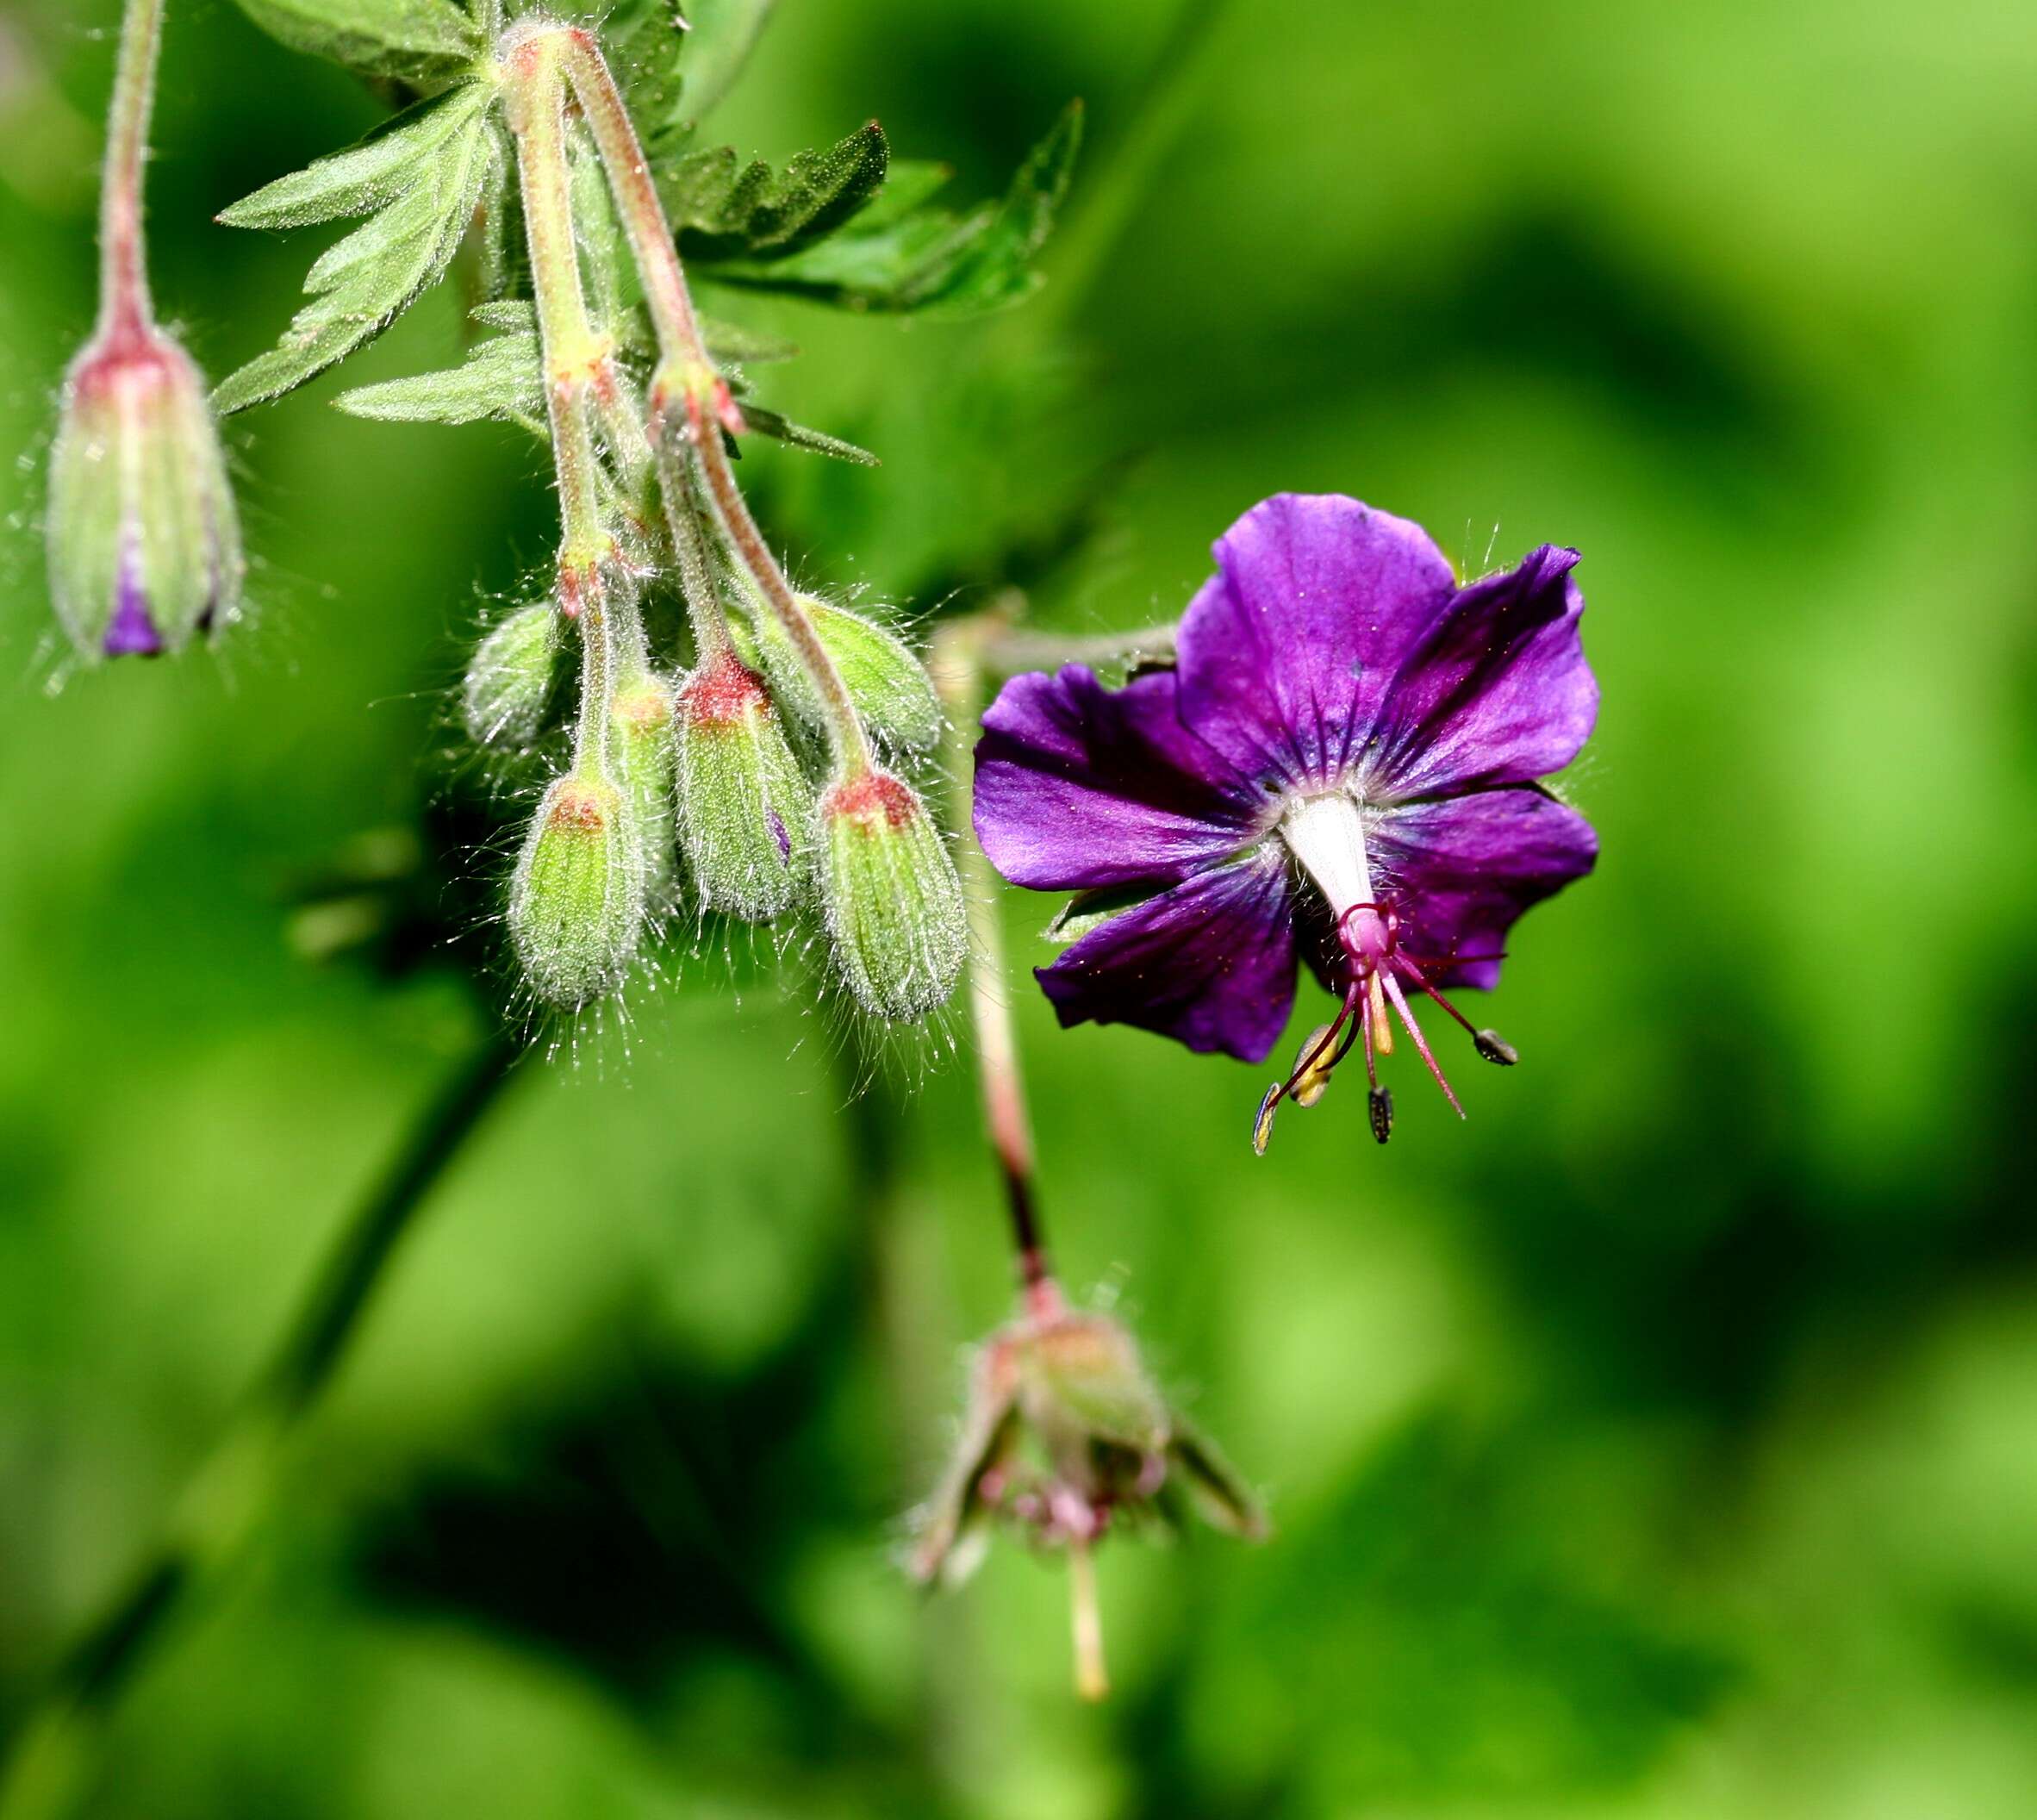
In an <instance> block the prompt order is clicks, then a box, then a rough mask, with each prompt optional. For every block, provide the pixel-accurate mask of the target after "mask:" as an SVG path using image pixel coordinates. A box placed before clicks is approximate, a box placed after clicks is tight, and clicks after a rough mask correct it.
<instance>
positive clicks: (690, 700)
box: [675, 650, 813, 923]
mask: <svg viewBox="0 0 2037 1820" xmlns="http://www.w3.org/2000/svg"><path fill="white" fill-rule="evenodd" d="M675 739H676V759H677V776H678V790H679V832H680V838H682V840H683V842H684V843H685V846H686V857H687V860H688V863H689V864H690V865H691V866H692V868H693V875H694V878H695V882H696V883H697V885H698V887H699V889H700V894H701V903H702V905H703V907H706V908H707V909H709V910H719V911H722V912H724V913H726V914H728V915H730V916H738V917H741V918H743V919H744V920H745V921H748V922H753V923H763V922H769V920H770V919H772V918H773V917H775V916H778V915H781V914H782V913H784V912H785V911H787V910H789V909H790V908H791V907H793V905H794V903H795V902H796V901H798V899H799V896H800V893H801V891H802V890H804V888H805V887H806V881H807V869H808V864H809V859H810V851H811V845H812V839H813V835H812V826H813V788H812V786H811V785H809V784H808V783H807V777H806V774H805V773H804V772H803V771H801V770H800V764H799V760H798V759H797V758H796V757H794V755H793V751H792V747H791V746H790V745H788V744H787V743H786V739H785V728H784V726H783V724H782V722H781V721H780V720H779V718H778V710H777V707H776V705H775V704H774V703H773V701H772V700H771V695H770V691H769V690H768V689H766V688H765V687H764V685H763V682H762V681H761V680H760V679H759V678H758V676H757V673H756V672H755V671H754V670H750V669H748V668H747V667H745V665H744V664H743V662H742V660H741V659H740V658H738V657H737V656H736V655H735V653H734V652H733V651H727V650H724V651H721V652H719V654H715V655H711V656H710V657H708V658H707V660H706V661H705V662H704V663H703V664H701V667H700V668H699V669H698V670H695V672H694V673H693V675H691V676H688V678H687V679H686V680H685V682H682V683H681V684H680V686H679V691H678V695H677V699H676V722H675Z"/></svg>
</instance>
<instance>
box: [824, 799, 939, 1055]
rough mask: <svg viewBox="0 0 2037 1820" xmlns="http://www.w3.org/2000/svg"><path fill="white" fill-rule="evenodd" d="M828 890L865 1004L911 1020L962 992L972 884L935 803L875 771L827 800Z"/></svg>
mask: <svg viewBox="0 0 2037 1820" xmlns="http://www.w3.org/2000/svg"><path fill="white" fill-rule="evenodd" d="M820 830H821V832H820V838H821V853H822V861H823V876H822V892H823V899H824V904H825V910H826V913H827V930H828V933H829V935H830V936H832V938H833V940H834V951H835V959H836V962H837V963H838V965H839V966H840V968H841V969H842V975H843V977H844V979H845V980H846V981H847V982H848V985H849V989H850V992H851V993H852V994H854V995H855V997H856V1000H857V1003H859V1004H860V1005H861V1006H862V1007H863V1009H864V1010H866V1011H868V1012H869V1013H871V1014H872V1015H873V1016H875V1017H880V1018H885V1019H890V1020H892V1021H894V1022H904V1021H906V1020H907V1019H913V1018H917V1017H919V1016H920V1015H921V1014H922V1013H925V1012H929V1011H931V1010H932V1009H933V1008H934V1007H936V1006H937V1005H938V1004H940V1003H941V1002H942V1001H943V1000H944V999H946V998H947V996H948V994H950V992H952V991H953V990H954V988H955V981H956V975H959V974H960V973H961V971H962V961H963V959H964V957H966V955H967V952H968V945H969V943H968V934H967V931H966V926H965V920H964V916H963V911H962V882H961V881H960V880H959V879H957V878H956V876H955V862H954V861H953V860H952V859H950V857H948V848H947V845H946V844H945V843H944V841H943V840H942V838H941V833H940V830H939V829H938V828H937V827H936V826H934V822H933V818H932V816H931V815H930V814H928V813H927V810H926V805H925V803H923V802H922V801H920V800H919V796H918V795H916V794H915V793H914V791H913V789H912V788H910V787H909V786H908V785H906V784H905V783H902V782H900V781H899V779H897V778H896V777H894V776H892V775H891V773H890V772H888V771H884V770H876V769H875V768H874V767H873V768H871V769H869V770H865V771H863V773H862V775H861V776H856V777H851V778H850V779H849V780H848V781H846V782H839V783H836V784H835V785H833V786H832V788H830V789H829V790H828V792H827V794H826V795H825V796H824V797H823V798H822V799H821V803H820Z"/></svg>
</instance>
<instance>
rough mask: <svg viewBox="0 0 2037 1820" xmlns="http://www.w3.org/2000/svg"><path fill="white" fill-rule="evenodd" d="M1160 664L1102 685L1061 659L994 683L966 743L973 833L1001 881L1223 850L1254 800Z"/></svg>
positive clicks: (1167, 872) (1088, 879)
mask: <svg viewBox="0 0 2037 1820" xmlns="http://www.w3.org/2000/svg"><path fill="white" fill-rule="evenodd" d="M1174 708H1175V684H1174V675H1173V673H1172V672H1171V671H1160V672H1157V673H1156V674H1153V675H1150V676H1139V677H1137V678H1136V679H1134V680H1133V681H1132V682H1131V683H1130V684H1128V685H1127V686H1126V687H1125V688H1124V689H1117V690H1108V689H1105V688H1104V687H1103V685H1102V684H1101V683H1099V682H1098V681H1097V680H1096V677H1095V676H1094V675H1093V674H1092V673H1091V672H1090V671H1089V670H1085V669H1083V668H1082V667H1081V665H1080V664H1070V665H1068V668H1066V669H1065V670H1062V671H1061V672H1060V673H1059V674H1058V675H1056V676H1044V675H1042V674H1040V673H1038V672H1037V671H1036V672H1035V673H1033V674H1032V675H1030V676H1014V677H1013V678H1012V680H1011V681H1010V682H1007V683H1006V684H1005V686H1004V689H1003V690H1002V692H1001V693H1000V695H999V696H998V698H997V700H996V701H994V702H993V703H992V704H991V707H990V712H989V713H988V714H985V715H984V717H983V729H984V731H983V737H982V739H981V740H980V741H978V742H977V745H976V787H975V826H976V838H977V839H978V840H980V841H981V843H982V844H983V851H985V852H986V853H987V854H988V855H989V856H990V863H992V864H993V865H994V866H995V867H996V868H997V869H998V870H999V871H1000V872H1001V873H1003V874H1004V876H1006V878H1008V879H1010V880H1011V882H1012V883H1013V884H1015V885H1028V886H1031V888H1034V889H1035V890H1087V889H1090V888H1094V887H1096V886H1099V885H1123V884H1133V883H1138V882H1146V881H1157V882H1162V883H1168V884H1171V883H1173V882H1175V881H1176V880H1178V879H1180V878H1183V877H1185V876H1187V874H1189V873H1190V872H1192V871H1194V870H1195V869H1198V868H1199V867H1202V866H1206V865H1209V864H1212V863H1215V862H1217V861H1218V860H1221V859H1225V858H1228V857H1230V855H1231V854H1233V853H1235V852H1237V850H1238V849H1239V848H1240V847H1242V846H1243V845H1245V844H1246V843H1247V842H1248V841H1249V840H1250V839H1251V838H1253V836H1254V834H1255V832H1256V828H1255V824H1254V820H1253V817H1254V815H1255V813H1258V812H1259V810H1260V807H1261V805H1260V802H1259V801H1258V799H1257V798H1256V797H1255V795H1254V793H1253V791H1252V789H1251V787H1250V786H1249V784H1248V783H1246V782H1243V781H1242V780H1240V779H1238V778H1237V777H1234V776H1231V775H1230V771H1229V770H1228V769H1227V767H1226V766H1225V765H1224V764H1223V763H1222V761H1221V760H1220V759H1218V757H1217V756H1216V755H1215V754H1214V753H1212V751H1210V750H1209V748H1208V747H1206V746H1205V745H1203V744H1202V743H1201V742H1200V741H1199V740H1198V739H1195V738H1194V737H1193V735H1192V734H1190V733H1189V732H1187V729H1185V728H1184V727H1183V726H1182V725H1181V723H1180V718H1179V717H1178V716H1177V714H1175V711H1174Z"/></svg>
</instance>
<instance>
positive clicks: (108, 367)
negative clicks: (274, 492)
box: [49, 318, 241, 660]
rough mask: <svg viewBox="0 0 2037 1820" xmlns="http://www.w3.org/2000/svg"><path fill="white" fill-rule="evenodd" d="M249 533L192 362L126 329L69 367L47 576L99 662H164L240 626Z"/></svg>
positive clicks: (151, 327)
mask: <svg viewBox="0 0 2037 1820" xmlns="http://www.w3.org/2000/svg"><path fill="white" fill-rule="evenodd" d="M240 576H241V556H240V523H239V520H238V518H237V516H236V514H235V513H234V494H233V489H232V486H231V484H230V483H228V481H227V464H226V456H225V453H224V452H223V451H222V450H221V447H220V440H219V432H218V430H217V429H216V427H215V426H214V423H213V420H212V409H211V406H210V405H209V403H208V402H207V400H206V396H205V383H204V381H203V380H202V378H201V377H199V374H198V370H197V368H196V366H194V365H192V364H191V359H190V356H189V355H188V354H186V353H185V352H184V350H183V349H182V348H181V347H179V346H178V345H177V342H176V340H174V339H173V338H172V337H171V334H170V333H168V331H167V330H165V329H163V328H160V327H158V326H157V325H156V324H154V323H153V322H151V321H140V320H134V319H131V318H123V319H121V320H118V321H115V322H114V323H113V324H112V325H111V326H110V327H108V328H105V329H103V330H102V331H101V332H100V333H98V334H97V335H95V336H94V337H93V338H92V340H90V342H88V343H87V344H86V346H85V347H84V352H81V353H80V354H79V355H78V358H77V359H76V360H74V361H73V362H72V365H71V371H69V373H67V374H66V375H65V380H64V402H63V414H62V416H61V418H60V419H59V423H58V427H57V439H56V446H55V447H54V448H53V451H52V452H51V457H50V482H49V577H50V591H51V594H52V595H53V598H54V601H55V603H56V609H57V617H58V618H59V620H61V621H62V622H63V626H64V629H65V632H67V633H69V634H70V635H71V640H72V644H74V645H76V646H77V647H78V651H79V652H80V654H81V655H83V656H84V658H87V659H88V660H92V659H97V658H102V657H108V658H118V657H154V656H156V655H158V654H159V653H160V652H162V651H175V650H177V649H178V648H179V647H180V646H182V645H184V643H185V641H186V640H187V639H190V637H191V635H192V634H193V633H198V632H213V631H216V630H218V629H219V628H220V627H221V626H224V625H226V624H227V623H228V622H229V621H230V620H233V618H234V615H235V614H236V613H237V611H238V610H239V607H240Z"/></svg>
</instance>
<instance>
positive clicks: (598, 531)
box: [501, 32, 614, 777]
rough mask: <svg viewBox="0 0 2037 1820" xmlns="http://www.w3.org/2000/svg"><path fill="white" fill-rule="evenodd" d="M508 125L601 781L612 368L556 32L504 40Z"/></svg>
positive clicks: (562, 578)
mask: <svg viewBox="0 0 2037 1820" xmlns="http://www.w3.org/2000/svg"><path fill="white" fill-rule="evenodd" d="M501 72H502V78H503V86H504V90H505V91H506V95H507V98H508V116H509V127H510V130H511V132H512V133H514V135H515V138H516V165H517V171H518V174H519V178H520V182H521V185H522V192H523V216H524V236H525V240H526V245H527V246H528V247H529V251H530V260H531V289H532V291H533V295H534V296H535V297H536V299H537V306H538V331H539V340H540V342H541V343H542V346H543V349H544V361H545V404H546V407H547V408H548V410H549V412H550V414H551V451H552V462H553V465H554V468H555V471H556V472H557V477H558V498H559V517H560V520H561V527H562V534H561V538H560V544H559V557H558V580H559V604H560V605H561V607H563V608H564V609H565V611H566V612H567V613H569V614H571V615H572V616H573V617H574V618H575V619H576V620H578V622H579V626H580V637H581V645H582V664H581V676H580V688H581V713H580V725H579V728H578V731H577V732H576V736H575V744H574V770H575V771H576V772H577V773H578V774H579V775H580V776H582V777H591V776H601V775H602V774H603V770H604V766H605V764H606V763H607V730H608V704H609V695H610V692H611V687H612V682H613V675H612V673H613V671H614V649H613V636H612V631H611V627H610V626H609V622H608V613H607V603H606V601H605V600H604V598H603V584H602V580H601V564H602V563H603V561H604V560H605V559H606V558H607V555H608V553H609V547H610V544H609V537H608V532H607V527H606V526H605V525H604V524H603V522H602V520H601V468H600V463H599V460H598V458H597V457H596V455H595V439H594V427H593V421H592V418H591V414H590V410H589V402H590V398H591V397H592V396H593V395H594V393H595V391H596V390H597V389H598V385H599V382H600V379H601V376H602V375H603V374H604V373H605V371H607V366H608V365H609V359H610V350H609V347H608V344H607V340H605V339H604V338H603V337H601V336H600V335H597V334H596V333H595V330H594V326H593V324H592V323H591V322H590V321H589V320H588V314H587V298H586V296H585V294H584V292H583V291H582V289H581V284H580V255H579V251H578V248H577V246H576V243H575V240H574V234H573V196H572V175H571V171H570V168H569V166H568V164H567V159H566V84H565V79H564V75H563V74H562V73H561V71H560V67H559V59H558V54H557V40H556V37H555V35H554V34H551V33H545V32H532V33H520V34H512V35H511V36H510V37H509V38H507V39H505V40H504V41H503V44H502V47H501Z"/></svg>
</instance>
